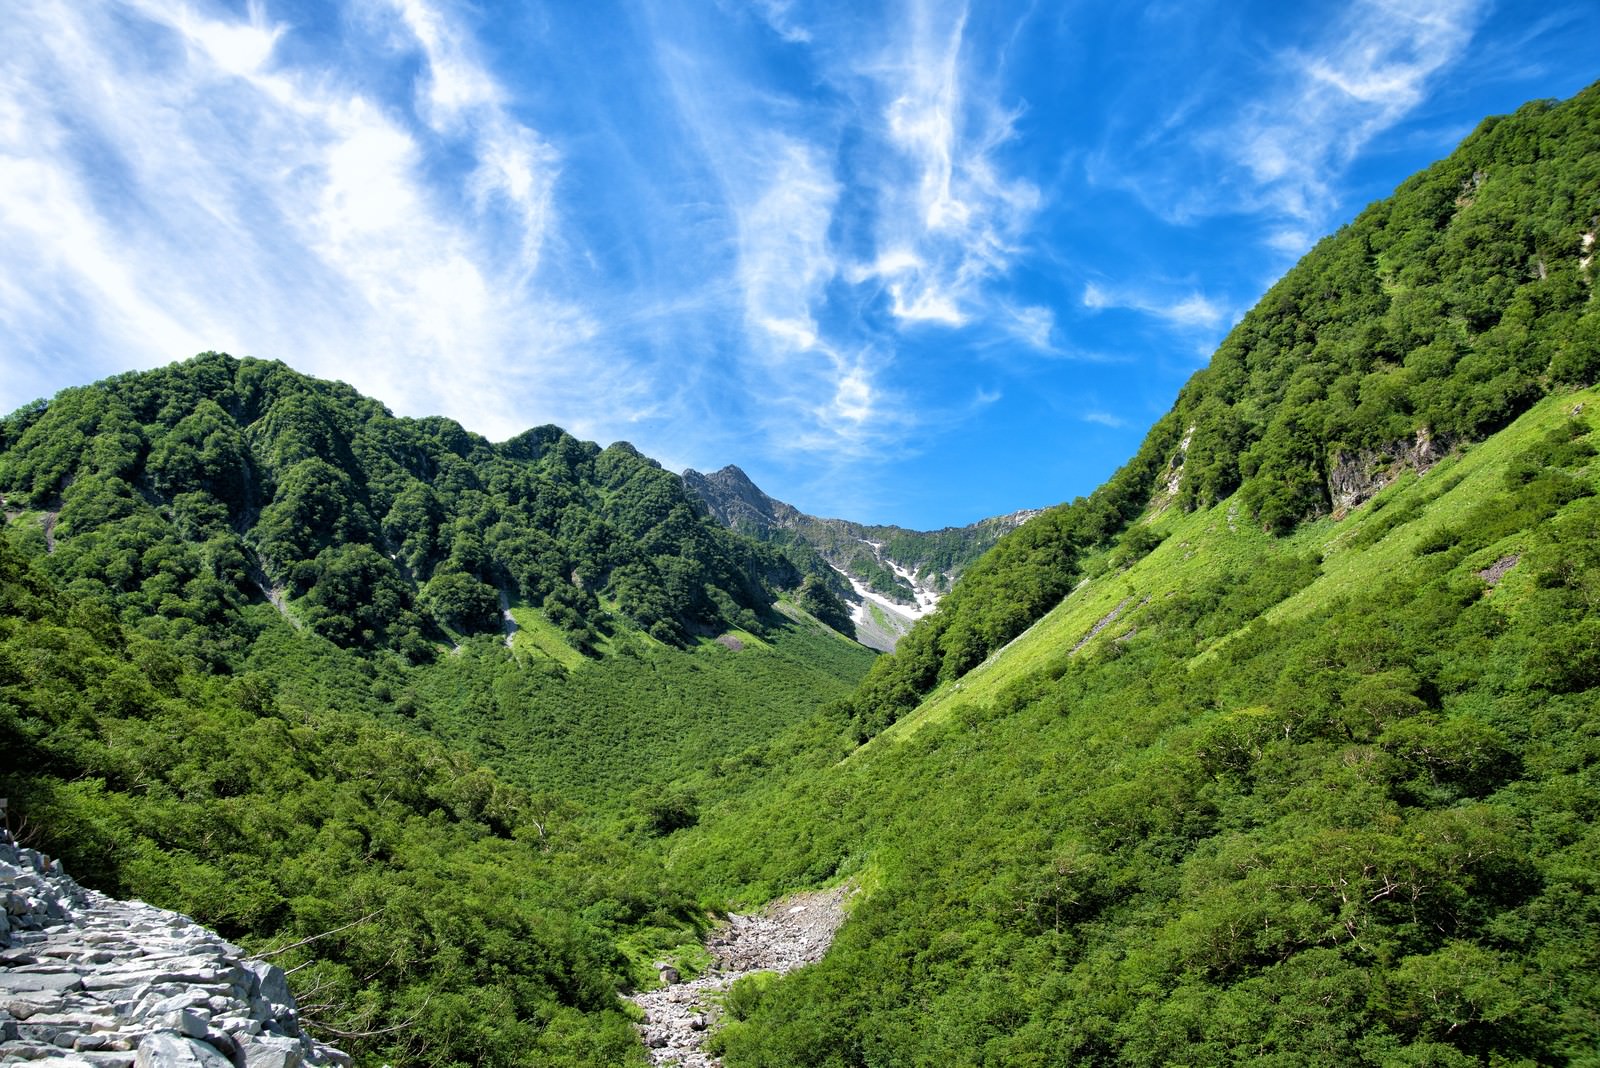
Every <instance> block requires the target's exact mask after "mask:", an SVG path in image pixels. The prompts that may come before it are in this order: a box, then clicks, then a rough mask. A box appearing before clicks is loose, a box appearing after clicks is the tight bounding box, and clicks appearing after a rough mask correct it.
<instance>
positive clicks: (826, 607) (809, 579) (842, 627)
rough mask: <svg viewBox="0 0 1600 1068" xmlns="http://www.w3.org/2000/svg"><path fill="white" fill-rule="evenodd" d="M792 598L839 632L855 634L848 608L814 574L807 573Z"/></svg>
mask: <svg viewBox="0 0 1600 1068" xmlns="http://www.w3.org/2000/svg"><path fill="white" fill-rule="evenodd" d="M794 600H795V603H796V604H798V605H799V606H800V607H801V608H804V609H805V610H806V611H807V612H810V613H811V614H812V615H814V616H816V617H817V618H818V619H820V620H822V622H824V623H826V624H827V625H828V626H830V627H832V628H833V629H834V630H836V631H838V632H839V633H840V634H844V635H850V636H853V635H854V634H855V630H856V627H855V624H854V623H853V622H851V620H850V610H849V609H848V608H846V607H845V605H844V602H843V601H841V600H839V598H838V596H837V595H836V594H835V593H834V592H833V591H832V590H830V589H829V588H828V585H827V583H825V582H823V581H821V580H820V579H818V578H817V577H816V576H815V575H807V576H806V577H805V581H803V582H801V583H800V589H799V590H797V591H796V592H795V595H794Z"/></svg>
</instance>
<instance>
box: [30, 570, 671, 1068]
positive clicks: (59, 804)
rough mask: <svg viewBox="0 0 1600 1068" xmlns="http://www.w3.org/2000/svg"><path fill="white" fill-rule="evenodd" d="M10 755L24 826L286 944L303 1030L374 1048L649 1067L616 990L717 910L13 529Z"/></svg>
mask: <svg viewBox="0 0 1600 1068" xmlns="http://www.w3.org/2000/svg"><path fill="white" fill-rule="evenodd" d="M0 754H3V759H0V793H3V794H4V795H5V796H7V797H8V798H9V800H10V805H9V813H8V819H9V821H10V824H11V826H12V827H13V828H15V829H17V830H18V831H19V832H20V833H21V835H22V837H23V838H24V840H26V841H30V842H32V843H34V844H36V845H38V846H39V847H40V848H43V849H45V850H48V851H49V853H50V854H52V855H55V856H60V857H62V858H64V860H65V861H66V863H67V865H68V866H69V868H70V869H71V870H72V871H74V872H75V873H77V875H78V877H79V878H80V879H81V881H83V882H84V883H85V884H88V885H93V886H96V887H98V888H100V889H103V890H105V891H108V892H111V893H114V894H117V895H120V896H137V897H139V898H141V899H144V900H147V901H150V902H153V903H158V904H161V905H163V906H167V907H171V908H178V909H181V910H183V911H184V912H185V913H187V914H189V915H192V916H194V917H195V918H196V919H198V920H200V921H201V922H203V923H206V924H208V925H211V926H213V927H215V928H217V929H218V930H220V931H221V932H222V933H223V934H224V935H225V936H227V937H229V938H232V939H235V940H240V941H243V942H244V943H245V944H246V945H247V946H248V947H250V948H251V949H252V950H254V951H258V952H259V951H271V950H278V951H279V952H278V953H277V955H275V956H274V958H273V960H274V963H278V964H281V965H283V966H284V967H285V968H286V969H287V970H289V971H290V975H291V982H292V984H293V986H294V989H295V991H296V992H297V994H298V995H299V1001H300V1004H301V1006H302V1014H303V1018H304V1021H305V1022H306V1024H307V1025H308V1026H309V1027H311V1028H313V1029H314V1030H316V1031H317V1032H318V1033H320V1034H323V1035H325V1036H328V1037H329V1038H333V1039H337V1040H338V1041H339V1042H340V1044H341V1045H343V1046H346V1047H347V1048H349V1049H351V1050H352V1051H353V1052H355V1053H356V1054H357V1055H358V1057H359V1058H360V1060H361V1062H362V1063H371V1064H381V1063H385V1062H387V1063H394V1064H402V1063H403V1064H437V1065H446V1064H467V1063H471V1064H505V1065H510V1064H551V1065H556V1064H559V1065H590V1066H593V1068H609V1066H612V1065H621V1064H640V1065H642V1064H644V1063H645V1061H644V1058H643V1055H642V1052H641V1051H640V1050H639V1049H638V1043H637V1039H636V1038H635V1037H634V1035H633V1032H632V1028H631V1027H630V1026H629V1024H628V1019H627V1017H626V1016H625V1015H624V1014H623V1012H622V1009H621V1005H620V1003H619V1002H618V1000H617V998H616V994H615V991H616V988H617V987H618V986H619V985H631V984H632V983H633V982H637V981H639V980H641V979H643V978H644V977H645V974H647V973H645V972H643V971H636V970H635V969H637V968H640V967H641V966H647V965H648V954H649V952H650V951H651V948H652V947H658V946H660V945H661V944H663V943H666V942H671V941H674V940H677V939H681V938H683V937H685V936H686V935H688V934H690V933H692V932H693V931H694V929H695V927H696V925H697V924H699V923H701V922H702V920H701V917H700V913H699V910H698V908H696V906H695V904H694V899H693V896H692V891H691V889H690V888H689V887H688V886H687V885H686V884H684V883H683V882H681V881H679V880H676V879H674V878H673V877H671V876H668V875H667V874H666V873H665V872H664V871H663V870H662V868H661V865H660V863H659V861H658V860H656V859H655V858H654V857H653V856H652V855H651V853H650V851H649V850H644V849H639V848H636V847H634V846H633V845H630V844H629V843H627V842H626V841H624V840H622V839H620V838H619V837H617V836H616V835H614V834H611V833H602V832H599V831H597V830H595V829H593V828H590V827H587V826H585V824H584V823H583V822H582V821H580V820H579V819H578V818H577V810H576V808H575V807H574V806H572V805H570V804H563V803H562V799H560V798H559V797H557V796H554V795H549V794H539V793H535V792H531V791H529V790H525V789H521V788H518V787H516V786H514V785H512V784H511V783H508V782H507V781H506V780H505V779H503V778H501V777H499V776H496V775H495V774H494V773H492V772H491V771H489V770H488V769H486V768H484V767H482V766H480V765H478V764H476V763H474V762H473V761H471V760H469V759H467V758H465V757H464V756H462V755H461V754H459V753H456V752H452V751H450V750H448V749H446V748H445V747H443V746H441V745H439V744H438V743H435V742H432V741H429V740H426V739H422V738H418V737H417V736H416V735H415V734H414V733H410V732H401V731H397V730H394V729H391V728H386V727H384V726H381V725H380V724H378V723H377V722H376V721H375V720H373V719H372V718H371V717H369V716H367V715H365V714H363V713H362V712H360V711H353V712H346V711H343V710H341V709H339V708H337V707H334V708H326V707H316V706H313V705H309V704H307V703H304V702H302V701H301V699H300V698H299V697H298V696H296V695H294V694H292V693H287V694H286V693H279V692H278V687H276V686H275V685H274V683H273V681H272V679H271V678H270V677H268V676H266V675H264V674H262V673H260V672H253V671H242V672H240V673H238V674H236V675H234V676H232V677H223V676H219V675H215V674H212V673H209V672H203V671H197V670H195V665H193V664H192V663H186V662H185V660H184V658H182V657H180V656H177V655H174V653H173V651H172V649H171V647H170V646H169V645H168V644H167V643H166V642H164V641H158V640H152V639H148V638H145V637H142V636H141V635H139V634H138V633H137V632H136V631H135V630H133V629H132V628H125V627H123V626H122V625H120V624H119V623H118V622H117V620H116V618H115V617H114V616H113V614H112V613H111V612H109V611H108V610H107V609H106V608H105V607H104V605H103V604H101V603H99V602H98V601H96V600H92V599H87V598H84V597H80V596H75V595H73V594H71V593H66V592H62V591H61V590H59V589H57V588H56V587H55V586H54V585H53V584H52V583H50V582H49V580H48V579H46V578H45V577H44V576H42V575H41V574H39V572H38V571H37V570H36V569H34V568H33V567H32V566H30V565H29V563H28V562H27V561H26V560H25V559H24V558H23V557H22V555H21V554H20V553H19V552H18V551H16V550H15V549H14V548H12V547H11V546H10V545H9V544H7V542H6V541H5V540H3V539H0ZM291 947H293V948H291ZM641 955H644V957H645V959H643V960H640V959H639V958H640V957H641Z"/></svg>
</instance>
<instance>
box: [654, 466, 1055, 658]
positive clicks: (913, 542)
mask: <svg viewBox="0 0 1600 1068" xmlns="http://www.w3.org/2000/svg"><path fill="white" fill-rule="evenodd" d="M683 481H684V485H685V486H687V487H688V488H689V491H690V492H691V493H693V494H694V495H695V496H696V497H698V498H699V499H700V500H701V501H703V502H704V503H705V505H706V507H707V508H708V509H709V510H710V512H711V514H712V515H713V516H715V517H716V518H717V520H718V521H719V522H721V523H722V524H723V525H724V526H726V527H728V528H729V529H730V530H735V531H738V532H739V533H741V534H748V535H749V536H751V537H753V538H756V539H757V540H759V541H763V542H768V543H771V544H774V545H778V546H780V547H782V548H783V549H784V550H785V551H786V552H787V553H788V554H789V555H790V556H792V557H794V558H795V559H796V560H799V561H803V562H804V563H805V564H806V565H807V568H806V569H807V570H808V571H809V572H810V573H812V574H813V575H816V576H818V578H819V580H821V581H824V582H825V583H826V587H827V589H828V590H829V592H831V593H833V594H834V596H836V597H838V598H839V599H841V600H842V601H844V602H846V603H847V604H849V605H850V606H851V609H852V611H851V616H852V618H853V620H854V624H855V630H856V637H857V638H858V639H859V640H860V641H862V642H865V643H866V644H868V645H871V646H872V647H873V648H878V649H884V650H893V649H894V646H895V643H896V642H897V641H898V640H899V638H900V636H901V635H902V634H904V633H905V632H906V630H908V629H909V628H910V626H911V624H912V623H913V622H914V621H915V620H916V619H918V618H920V617H921V616H922V615H923V614H924V613H926V612H927V611H928V610H929V609H930V608H931V607H932V606H934V605H936V604H937V603H938V599H939V598H940V597H941V596H942V595H943V594H945V593H947V592H949V589H950V586H951V584H952V583H954V582H955V580H956V579H957V578H958V577H959V576H960V575H961V573H962V572H963V571H965V570H966V569H967V567H968V566H969V565H970V564H971V563H972V562H973V561H975V560H977V559H978V558H979V557H980V556H982V555H983V554H984V553H985V552H987V551H988V550H989V549H990V548H992V547H993V546H994V543H995V542H996V541H998V540H999V539H1000V538H1001V536H1002V535H1004V534H1006V533H1007V532H1008V531H1011V530H1014V529H1016V528H1017V527H1019V526H1021V525H1022V524H1023V523H1025V522H1027V521H1028V520H1029V519H1031V518H1033V517H1034V516H1035V515H1037V514H1038V512H1037V511H1028V510H1024V511H1019V512H1013V513H1011V514H1010V515H1003V516H994V517H992V518H989V519H983V520H980V521H978V522H976V523H972V524H970V525H968V526H964V527H945V528H944V529H942V530H907V529H905V528H904V527H896V526H869V525H865V524H862V523H853V522H851V521H849V520H846V519H819V518H818V517H816V516H813V515H807V514H806V513H804V512H802V511H800V510H799V509H798V508H796V507H794V506H793V505H791V504H785V503H784V502H783V501H779V500H774V499H773V498H771V497H769V496H767V494H765V493H763V492H762V491H761V489H760V487H758V486H757V485H756V484H755V483H754V482H751V481H750V477H749V476H748V475H746V474H745V473H744V472H743V471H741V470H739V468H737V467H734V466H732V465H729V466H728V467H724V468H723V469H722V470H720V471H713V472H712V473H711V474H709V475H703V474H701V473H700V472H698V471H685V472H684V473H683ZM814 585H815V584H814ZM841 629H843V628H842V627H841Z"/></svg>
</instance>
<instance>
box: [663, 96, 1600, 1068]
mask: <svg viewBox="0 0 1600 1068" xmlns="http://www.w3.org/2000/svg"><path fill="white" fill-rule="evenodd" d="M1597 218H1600V92H1597V91H1596V90H1594V89H1591V90H1589V91H1587V92H1586V93H1584V94H1582V95H1580V96H1579V97H1578V98H1576V99H1574V100H1573V101H1569V102H1567V103H1564V104H1560V105H1547V104H1540V105H1531V106H1529V107H1528V108H1525V109H1523V110H1522V111H1521V112H1519V113H1518V114H1517V115H1516V116H1513V117H1509V118H1506V119H1503V120H1496V121H1490V122H1486V123H1485V124H1484V126H1483V127H1482V128H1481V129H1480V130H1479V131H1478V132H1477V133H1476V134H1474V135H1473V137H1471V138H1469V139H1468V140H1467V141H1466V142H1465V143H1464V144H1463V146H1462V148H1461V149H1460V150H1458V152H1457V153H1456V154H1455V155H1453V156H1452V157H1451V158H1450V159H1448V160H1445V161H1443V162H1441V163H1440V164H1438V165H1436V166H1435V167H1433V168H1430V169H1429V170H1428V171H1426V172H1424V173H1423V174H1421V175H1419V176H1417V177H1416V178H1414V179H1412V180H1411V181H1409V182H1407V183H1406V184H1405V185H1403V186H1402V187H1401V189H1400V190H1399V191H1398V192H1397V193H1396V195H1395V197H1394V198H1392V199H1391V200H1389V201H1386V202H1383V203H1381V204H1377V205H1374V206H1373V207H1371V208H1369V209H1368V210H1367V211H1366V212H1364V213H1363V214H1362V216H1361V217H1360V218H1358V219H1357V221H1356V222H1355V223H1353V224H1352V225H1351V226H1350V227H1348V228H1346V229H1345V230H1344V231H1341V233H1340V234H1338V235H1336V236H1334V237H1332V238H1330V239H1328V240H1327V241H1325V242H1324V243H1323V244H1322V245H1320V246H1319V247H1318V248H1317V249H1316V250H1315V251H1313V253H1312V254H1310V255H1309V256H1308V257H1307V258H1306V260H1305V261H1303V262H1302V263H1301V264H1300V265H1299V266H1298V267H1296V268H1295V270H1294V271H1292V272H1290V274H1289V275H1288V276H1286V278H1285V279H1284V280H1283V282H1281V283H1280V284H1279V285H1278V286H1276V287H1274V289H1273V290H1272V291H1271V292H1270V293H1269V294H1268V296H1267V297H1266V298H1265V299H1264V300H1263V302H1262V304H1261V305H1260V306H1258V307H1257V308H1256V309H1254V310H1253V311H1252V312H1251V313H1250V314H1248V315H1247V316H1246V317H1245V318H1244V320H1243V321H1242V322H1241V323H1240V324H1239V326H1238V327H1237V328H1236V329H1235V331H1234V332H1233V333H1232V334H1231V335H1230V337H1229V338H1228V339H1227V341H1225V342H1224V344H1223V346H1222V347H1221V349H1220V350H1219V352H1218V354H1217V356H1216V358H1215V359H1214V360H1213V362H1212V364H1211V366H1210V367H1209V368H1208V369H1207V370H1206V371H1204V372H1202V373H1201V374H1200V375H1198V376H1197V377H1196V379H1195V380H1194V381H1193V382H1191V384H1190V385H1189V386H1188V387H1186V389H1185V390H1184V392H1183V394H1182V395H1181V396H1180V398H1179V400H1178V403H1177V404H1176V406H1175V407H1174V410H1173V411H1172V413H1170V414H1169V415H1168V416H1167V417H1166V418H1164V419H1163V420H1162V421H1161V422H1159V423H1158V424H1157V425H1156V427H1155V428H1153V429H1152V431H1151V434H1150V436H1149V437H1148V438H1147V440H1146V442H1145V444H1144V446H1143V448H1142V449H1141V450H1140V452H1139V454H1138V455H1137V456H1136V457H1135V458H1134V459H1133V460H1132V461H1130V463H1129V464H1128V465H1127V466H1126V467H1125V468H1124V469H1123V470H1122V471H1120V472H1119V473H1118V474H1117V476H1116V477H1115V478H1114V479H1113V480H1112V481H1111V482H1110V483H1108V485H1107V486H1106V487H1103V488H1102V489H1101V490H1100V491H1097V492H1096V493H1095V494H1094V495H1093V496H1091V497H1090V498H1089V499H1087V500H1085V501H1080V502H1075V503H1074V504H1072V505H1069V506H1066V507H1064V508H1062V509H1058V510H1056V511H1054V512H1051V513H1047V514H1046V515H1045V516H1043V517H1040V518H1039V519H1036V520H1034V521H1033V522H1030V523H1029V524H1028V525H1027V526H1025V527H1023V528H1022V529H1021V530H1019V531H1017V532H1016V533H1014V534H1012V535H1010V536H1009V537H1008V538H1007V539H1005V540H1003V541H1002V542H1001V543H1000V544H999V545H998V546H997V547H996V549H995V550H994V551H993V552H992V553H990V554H989V555H988V556H987V557H985V558H984V559H983V560H981V561H979V562H978V563H977V564H976V565H974V566H973V567H972V568H971V569H970V570H969V571H968V573H967V575H966V576H965V578H964V579H963V581H962V582H961V583H959V584H958V585H957V587H956V589H955V590H954V591H953V592H952V594H951V595H950V597H949V599H948V600H947V601H946V602H945V605H944V607H942V608H941V611H940V612H939V613H938V614H936V615H935V616H934V617H932V618H931V619H930V620H928V621H927V622H926V623H924V624H923V625H922V626H920V627H919V628H918V629H917V630H915V631H913V632H912V634H911V635H909V636H908V637H907V638H906V639H905V640H904V641H903V642H902V643H901V645H900V647H899V651H898V652H897V653H896V654H895V656H893V657H888V658H885V659H884V660H881V661H880V662H879V663H878V664H877V665H876V666H875V667H874V669H873V671H872V672H871V673H870V674H869V676H868V679H867V681H866V683H865V684H864V685H863V687H862V688H861V689H860V690H858V691H857V692H856V693H855V694H854V695H853V696H852V697H851V698H850V699H849V700H847V701H845V702H841V703H839V704H837V705H834V706H832V707H831V708H830V709H829V710H828V712H827V714H826V715H824V716H823V717H821V718H819V719H818V720H817V721H814V722H813V723H812V724H811V725H810V726H809V728H807V730H806V731H803V732H799V733H796V734H795V735H792V736H791V737H790V738H789V739H788V740H787V741H786V742H785V743H784V744H783V745H782V746H778V747H774V748H773V749H772V750H771V751H770V752H769V754H768V757H767V760H768V763H769V764H770V765H772V766H773V767H775V768H777V769H779V770H778V771H777V772H776V773H774V772H771V771H769V772H768V773H766V774H765V775H764V776H761V777H756V776H749V777H746V778H743V779H737V780H735V785H736V786H739V787H740V788H742V792H740V791H739V790H738V789H732V790H729V791H728V793H727V794H726V795H725V796H726V798H727V799H726V800H724V801H721V802H719V803H717V804H715V805H711V806H708V807H706V808H705V809H704V810H703V811H702V813H701V820H700V823H699V825H698V826H697V827H694V828H691V829H687V830H684V831H681V832H678V833H677V834H676V835H674V836H673V837H672V838H671V839H670V840H669V841H670V847H671V854H670V861H671V866H672V868H673V869H674V870H676V871H680V872H686V873H687V872H694V873H696V877H697V878H700V879H702V880H708V881H709V883H710V884H711V885H712V886H714V887H718V888H720V889H721V890H722V891H724V892H726V893H730V894H732V895H734V896H736V897H744V898H748V899H760V898H763V897H766V896H768V895H770V894H772V893H775V892H777V891H781V890H784V889H788V888H791V887H795V886H799V885H805V884H813V883H818V882H826V881H832V880H838V879H852V880H855V881H856V882H857V883H859V884H860V885H861V886H862V888H863V893H862V895H861V897H860V898H859V899H858V904H857V905H856V907H855V912H854V915H853V917H852V920H851V922H850V923H849V924H847V925H846V926H845V928H844V929H843V931H842V932H841V934H840V937H839V940H838V942H837V943H836V944H835V946H834V948H833V950H832V951H831V952H830V954H829V955H828V956H827V957H826V958H825V959H824V960H823V961H822V962H821V963H820V964H819V965H817V966H816V967H814V968H810V969H806V970H804V971H802V972H799V973H796V974H795V975H793V976H791V977H788V978H785V979H784V980H782V981H781V982H778V983H776V984H773V985H771V986H770V987H768V988H766V989H765V990H763V991H761V992H755V991H751V992H750V993H749V995H748V996H746V997H742V998H740V999H739V1001H738V1005H739V1008H740V1012H739V1015H740V1017H741V1018H740V1019H738V1020H736V1021H734V1023H733V1024H732V1025H731V1026H730V1027H729V1028H728V1030H727V1031H726V1032H725V1033H724V1035H723V1036H722V1038H721V1039H720V1041H721V1043H722V1045H723V1047H724V1048H725V1051H726V1055H727V1059H726V1063H727V1064H728V1065H729V1066H730V1068H743V1066H750V1065H767V1066H774V1068H776V1066H779V1065H783V1066H797V1065H918V1064H968V1065H997V1066H998V1065H1055V1064H1063V1065H1064V1064H1083V1063H1091V1064H1112V1063H1132V1064H1161V1063H1172V1064H1222V1063H1246V1062H1248V1063H1252V1064H1255V1063H1267V1064H1280V1065H1291V1064H1293V1065H1298V1064H1308V1063H1312V1064H1347V1063H1371V1064H1419V1065H1420V1064H1429V1065H1434V1064H1441V1065H1456V1064H1461V1065H1465V1064H1490V1063H1492V1064H1534V1063H1539V1064H1543V1063H1593V1062H1594V1061H1595V1059H1596V1057H1597V1053H1596V1051H1597V1050H1600V983H1597V980H1596V978H1595V977H1596V976H1597V975H1600V882H1597V881H1596V876H1595V873H1596V872H1597V871H1600V832H1597V831H1596V830H1595V816H1596V815H1597V814H1600V744H1597V739H1600V690H1597V688H1596V687H1597V685H1600V613H1597V611H1596V609H1597V607H1600V497H1597V496H1596V493H1597V490H1600V462H1597V461H1596V452H1597V447H1600V433H1596V431H1595V426H1596V421H1597V418H1600V410H1597V405H1600V393H1597V392H1596V390H1594V389H1593V388H1592V385H1593V383H1594V381H1595V378H1596V376H1597V374H1600V314H1597V310H1596V309H1597V301H1596V298H1595V296H1594V278H1593V271H1594V269H1593V266H1592V264H1591V261H1590V259H1589V258H1588V255H1587V253H1586V250H1587V249H1588V248H1589V247H1590V246H1591V243H1592V238H1591V237H1589V235H1591V234H1592V233H1593V231H1594V229H1595V226H1596V222H1597ZM738 774H742V773H738Z"/></svg>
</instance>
